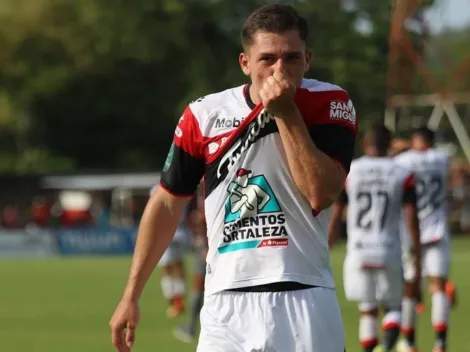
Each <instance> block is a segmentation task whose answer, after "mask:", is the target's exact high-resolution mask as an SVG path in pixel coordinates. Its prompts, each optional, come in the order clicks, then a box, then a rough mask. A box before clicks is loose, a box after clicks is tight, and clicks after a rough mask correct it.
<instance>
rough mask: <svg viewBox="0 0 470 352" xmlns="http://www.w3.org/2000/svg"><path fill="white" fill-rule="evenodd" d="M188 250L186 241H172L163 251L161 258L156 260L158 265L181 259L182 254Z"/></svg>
mask: <svg viewBox="0 0 470 352" xmlns="http://www.w3.org/2000/svg"><path fill="white" fill-rule="evenodd" d="M188 251H189V246H188V245H187V244H186V243H183V242H179V241H173V242H171V243H170V246H169V247H168V248H167V249H166V251H165V253H163V256H162V258H161V259H160V261H159V262H158V266H160V267H164V266H168V265H172V264H174V263H176V262H179V261H183V259H184V256H185V255H186V253H187V252H188Z"/></svg>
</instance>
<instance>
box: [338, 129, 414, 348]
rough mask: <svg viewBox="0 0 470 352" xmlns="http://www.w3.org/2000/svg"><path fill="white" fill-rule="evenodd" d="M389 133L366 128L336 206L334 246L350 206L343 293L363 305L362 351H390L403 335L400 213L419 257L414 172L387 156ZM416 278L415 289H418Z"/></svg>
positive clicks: (360, 337)
mask: <svg viewBox="0 0 470 352" xmlns="http://www.w3.org/2000/svg"><path fill="white" fill-rule="evenodd" d="M390 140H391V134H390V132H389V131H388V130H387V128H386V127H385V126H383V125H376V126H374V127H372V128H370V129H368V130H367V131H366V133H365V136H364V139H363V145H362V147H363V150H364V153H365V156H363V157H361V158H359V159H356V160H354V161H353V162H352V164H351V171H350V172H349V175H348V178H347V180H346V185H345V189H344V191H343V192H342V193H341V195H340V197H339V200H338V202H337V203H336V204H335V206H334V207H333V213H332V218H331V222H330V237H331V238H330V244H333V243H334V238H335V236H336V233H337V232H338V227H339V223H340V218H341V214H342V212H343V209H344V207H346V206H347V232H348V244H347V255H346V258H345V261H344V275H343V280H344V289H345V293H346V297H347V299H348V300H350V301H356V302H358V303H359V310H360V312H361V317H360V320H359V341H360V343H361V345H362V346H363V348H364V352H372V351H374V352H375V351H387V352H389V351H391V350H392V348H393V347H394V345H395V343H396V341H397V339H398V336H399V334H400V323H401V301H402V297H403V274H402V268H401V242H400V236H399V219H400V216H401V213H402V209H403V211H404V213H405V217H406V220H407V224H408V228H409V230H410V233H411V234H412V238H413V244H414V248H415V250H416V253H418V256H417V257H416V258H417V260H416V261H415V262H414V263H413V265H414V267H415V268H416V270H420V261H419V236H420V235H419V224H418V217H417V209H416V189H415V184H414V178H413V175H412V174H411V172H410V171H409V170H408V169H406V168H403V167H400V166H399V165H397V163H396V162H395V161H394V160H393V159H392V158H390V157H388V156H387V152H388V148H389V145H390ZM417 281H418V280H417V279H416V280H415V282H413V284H414V288H415V289H417V288H418V287H419V282H417ZM380 306H382V307H383V308H384V313H385V314H384V317H383V319H382V327H383V330H384V337H383V345H382V346H379V337H378V336H379V332H378V322H377V320H378V313H379V307H380Z"/></svg>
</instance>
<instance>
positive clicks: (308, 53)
mask: <svg viewBox="0 0 470 352" xmlns="http://www.w3.org/2000/svg"><path fill="white" fill-rule="evenodd" d="M312 57H313V53H312V51H311V50H310V49H306V50H305V72H307V71H308V70H309V69H310V62H311V61H312Z"/></svg>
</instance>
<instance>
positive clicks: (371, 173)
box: [339, 156, 416, 267]
mask: <svg viewBox="0 0 470 352" xmlns="http://www.w3.org/2000/svg"><path fill="white" fill-rule="evenodd" d="M414 187H415V185H414V178H413V175H412V173H411V172H410V171H409V170H408V169H406V168H404V167H401V166H400V165H398V164H397V163H396V162H395V161H394V160H393V159H392V158H389V157H370V156H364V157H361V158H359V159H356V160H354V161H353V162H352V164H351V170H350V172H349V175H348V177H347V180H346V184H345V189H344V191H343V192H342V194H341V195H340V197H339V202H341V203H347V204H348V209H347V232H348V256H350V258H353V259H355V260H357V261H358V262H360V263H361V265H363V266H365V267H384V266H393V265H395V264H396V265H398V266H400V265H401V261H400V259H401V241H400V218H401V213H402V208H403V204H404V203H407V202H415V201H416V200H415V198H416V195H415V189H414Z"/></svg>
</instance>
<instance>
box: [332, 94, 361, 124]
mask: <svg viewBox="0 0 470 352" xmlns="http://www.w3.org/2000/svg"><path fill="white" fill-rule="evenodd" d="M330 119H331V120H340V121H346V122H349V123H350V124H352V125H353V126H355V125H356V109H354V105H353V103H352V101H351V100H349V101H348V102H347V103H345V102H344V101H337V100H333V101H330Z"/></svg>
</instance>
